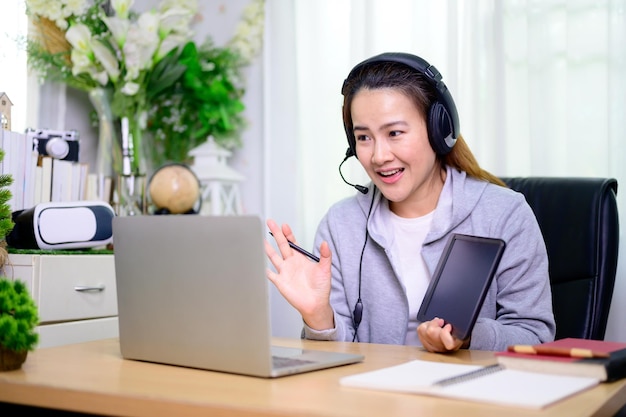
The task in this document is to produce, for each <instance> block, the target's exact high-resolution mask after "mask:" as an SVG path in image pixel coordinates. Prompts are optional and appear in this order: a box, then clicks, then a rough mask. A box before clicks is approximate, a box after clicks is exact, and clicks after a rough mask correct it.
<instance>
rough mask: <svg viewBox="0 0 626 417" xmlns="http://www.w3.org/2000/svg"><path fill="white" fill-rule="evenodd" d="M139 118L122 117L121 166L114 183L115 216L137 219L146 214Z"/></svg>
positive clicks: (144, 177) (144, 173)
mask: <svg viewBox="0 0 626 417" xmlns="http://www.w3.org/2000/svg"><path fill="white" fill-rule="evenodd" d="M141 121H142V116H141V115H138V117H126V116H124V117H122V118H121V119H120V124H121V138H122V140H121V152H122V166H121V171H120V173H119V175H118V181H117V197H118V204H117V214H118V216H138V215H142V214H146V213H147V200H146V182H147V173H148V163H147V158H146V156H147V153H146V149H145V144H144V143H143V141H142V139H143V134H142V133H143V128H142V125H141Z"/></svg>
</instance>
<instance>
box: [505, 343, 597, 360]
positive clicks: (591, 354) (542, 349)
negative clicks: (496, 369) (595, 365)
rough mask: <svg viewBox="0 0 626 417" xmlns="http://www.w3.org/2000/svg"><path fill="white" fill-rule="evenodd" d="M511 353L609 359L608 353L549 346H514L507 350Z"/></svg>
mask: <svg viewBox="0 0 626 417" xmlns="http://www.w3.org/2000/svg"><path fill="white" fill-rule="evenodd" d="M507 350H508V351H509V352H516V353H526V354H529V355H546V356H566V357H570V358H608V357H609V354H608V353H606V352H598V351H593V350H591V349H580V348H559V347H549V346H537V345H535V346H531V345H513V346H509V347H508V348H507Z"/></svg>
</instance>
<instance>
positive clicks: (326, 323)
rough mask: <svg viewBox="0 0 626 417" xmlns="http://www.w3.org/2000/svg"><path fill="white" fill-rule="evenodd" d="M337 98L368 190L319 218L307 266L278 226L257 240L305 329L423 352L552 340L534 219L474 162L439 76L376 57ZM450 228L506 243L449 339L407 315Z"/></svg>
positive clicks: (421, 65)
mask: <svg viewBox="0 0 626 417" xmlns="http://www.w3.org/2000/svg"><path fill="white" fill-rule="evenodd" d="M342 94H343V95H344V104H343V120H344V127H345V130H346V134H347V137H348V144H349V148H348V152H347V154H346V158H348V157H349V156H352V155H354V156H356V157H357V158H358V160H359V162H360V163H361V164H362V165H363V168H364V169H365V171H366V172H367V174H368V176H369V177H370V179H371V183H370V185H369V187H368V190H362V191H361V193H357V194H356V195H355V196H353V197H350V198H347V199H345V200H342V201H340V202H338V203H336V204H335V205H334V206H333V207H331V208H330V210H329V211H328V213H327V214H326V216H325V217H324V218H323V219H322V221H321V223H320V225H319V227H318V231H317V235H316V239H315V247H316V248H319V249H318V253H319V258H320V261H319V262H317V263H315V262H311V261H310V260H309V259H307V258H306V257H304V256H302V255H301V254H299V253H297V252H296V251H294V250H293V249H292V248H291V247H290V246H289V241H292V242H295V237H294V236H293V233H292V231H291V229H290V227H289V226H288V225H282V227H279V226H278V225H277V224H276V222H274V221H273V220H271V219H269V220H268V221H267V225H268V227H269V229H270V231H271V232H272V234H273V236H274V239H275V240H276V244H277V247H278V252H277V251H275V250H274V248H273V246H272V245H271V244H270V243H269V242H266V253H267V256H268V257H269V259H270V261H271V262H272V265H273V266H274V268H275V270H276V271H272V270H268V271H267V276H268V278H269V279H270V281H272V282H273V283H274V285H275V286H276V287H277V288H278V290H279V291H280V292H281V294H282V295H283V296H284V297H285V298H286V299H287V300H288V301H289V303H290V304H291V305H292V306H293V307H294V308H296V309H297V310H298V311H299V312H300V314H301V315H302V318H303V320H304V329H303V336H304V337H306V338H309V339H317V340H343V341H353V340H356V341H361V342H371V343H387V344H410V345H421V346H423V347H424V348H425V349H427V350H428V351H431V352H448V351H455V350H458V349H460V348H471V349H484V350H504V349H506V347H507V346H508V345H511V344H537V343H542V342H546V341H549V340H552V339H553V338H554V333H555V323H554V316H553V313H552V302H551V291H550V284H549V279H548V259H547V254H546V249H545V245H544V241H543V237H542V235H541V231H540V229H539V226H538V224H537V221H536V219H535V217H534V214H533V212H532V210H531V208H530V206H529V205H528V204H527V203H526V201H525V199H524V197H523V195H521V194H519V193H516V192H514V191H512V190H510V189H508V188H506V187H505V186H504V184H503V183H502V181H500V180H499V179H498V178H497V177H495V176H494V175H492V174H490V173H488V172H486V171H485V170H483V169H481V168H480V166H479V165H478V163H477V162H476V160H475V158H474V156H473V155H472V153H471V151H470V149H469V148H468V146H467V144H466V143H465V141H464V140H463V138H462V137H461V136H460V134H459V123H458V116H457V112H456V107H455V105H454V101H453V100H452V97H451V95H450V93H449V91H448V89H447V88H446V86H445V85H444V84H443V82H441V75H440V74H439V72H438V71H437V70H436V69H435V68H434V67H432V66H430V65H429V64H428V63H427V62H426V61H424V60H423V59H421V58H419V57H417V56H414V55H410V54H404V53H385V54H381V55H378V56H375V57H373V58H370V59H368V60H365V61H363V62H362V63H360V64H358V65H357V66H356V67H355V68H353V69H352V71H351V72H350V74H349V75H348V77H347V79H346V80H345V82H344V85H343V89H342ZM344 161H345V160H344ZM362 188H363V187H362ZM452 233H462V234H469V235H476V236H484V237H492V238H499V239H502V240H504V241H505V242H506V249H505V251H504V254H503V256H502V259H501V262H500V265H499V267H498V270H497V272H496V276H495V278H494V280H493V283H492V285H491V286H490V288H489V291H488V294H487V296H486V299H485V301H484V304H483V307H482V309H481V311H480V314H479V317H478V320H477V321H476V325H475V326H474V329H473V331H472V333H471V336H470V337H469V338H468V339H467V340H458V339H457V338H455V337H454V336H453V335H452V333H451V330H452V329H451V326H450V324H448V323H446V322H445V317H443V318H435V319H433V320H430V321H428V322H423V323H418V322H417V318H416V315H417V311H418V310H419V307H420V305H421V302H422V299H423V297H424V294H425V292H426V288H427V286H428V283H429V282H430V279H431V276H432V274H433V272H434V270H435V268H436V266H437V263H438V261H439V258H440V256H441V254H442V251H443V249H444V246H445V245H446V243H447V240H448V237H449V235H450V234H452ZM468 267H471V265H468ZM459 279H462V277H459Z"/></svg>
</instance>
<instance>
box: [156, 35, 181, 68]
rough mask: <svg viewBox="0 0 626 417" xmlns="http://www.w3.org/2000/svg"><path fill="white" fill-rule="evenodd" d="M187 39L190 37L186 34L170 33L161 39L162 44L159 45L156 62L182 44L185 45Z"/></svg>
mask: <svg viewBox="0 0 626 417" xmlns="http://www.w3.org/2000/svg"><path fill="white" fill-rule="evenodd" d="M187 40H188V38H187V37H186V36H181V35H169V36H168V37H166V38H165V39H163V40H162V41H161V45H160V46H159V49H158V51H157V53H156V55H155V56H154V60H155V61H156V62H158V61H160V60H162V59H163V57H164V56H165V55H167V54H168V53H169V52H170V51H171V50H173V49H174V48H177V47H178V46H180V45H183V44H184V43H185V42H186V41H187Z"/></svg>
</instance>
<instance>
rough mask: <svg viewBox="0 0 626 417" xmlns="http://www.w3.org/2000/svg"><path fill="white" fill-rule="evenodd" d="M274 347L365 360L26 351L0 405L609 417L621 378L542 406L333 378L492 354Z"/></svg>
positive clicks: (489, 358) (621, 393)
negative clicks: (292, 361)
mask: <svg viewBox="0 0 626 417" xmlns="http://www.w3.org/2000/svg"><path fill="white" fill-rule="evenodd" d="M276 344H279V345H285V346H302V347H306V348H313V349H320V350H339V351H350V352H358V353H361V354H363V355H365V361H364V362H362V363H360V364H356V365H348V366H343V367H339V368H334V369H328V370H322V371H316V372H312V373H307V374H301V375H293V376H287V377H283V378H278V379H273V380H269V379H262V378H255V377H246V376H240V375H231V374H224V373H217V372H209V371H202V370H197V369H188V368H180V367H174V366H166V365H158V364H152V363H145V362H137V361H131V360H124V359H122V358H121V356H120V352H119V344H118V341H117V339H106V340H101V341H96V342H87V343H80V344H73V345H66V346H60V347H51V348H44V349H38V350H36V351H35V352H30V353H29V356H28V358H27V360H26V363H24V365H23V366H22V369H20V370H17V371H11V372H0V402H9V403H18V404H27V405H32V406H37V407H46V408H58V409H65V410H70V411H78V412H86V413H93V414H99V413H101V414H102V413H107V414H114V415H120V416H150V417H159V416H166V417H170V416H208V415H210V416H242V417H243V416H246V417H248V416H252V415H255V416H307V417H314V416H342V417H350V416H354V417H367V416H376V417H380V416H385V417H388V416H416V415H428V416H431V415H446V416H450V415H463V416H466V417H470V416H503V415H506V416H507V417H515V416H533V415H536V416H567V417H572V416H612V415H613V414H614V413H615V412H616V410H618V409H619V408H620V407H621V406H622V405H623V404H624V403H626V380H622V381H618V382H614V383H610V384H600V385H599V386H597V387H595V388H593V389H591V390H588V391H585V392H583V393H581V394H579V395H576V396H573V397H571V398H569V399H566V400H563V401H561V402H558V403H556V404H553V405H552V406H550V407H548V408H546V409H544V410H542V411H535V410H527V409H522V408H509V407H501V406H495V405H490V404H484V403H473V402H466V401H459V400H448V399H442V398H435V397H428V396H419V395H409V394H400V393H386V392H377V391H368V390H360V389H353V388H347V387H342V386H340V385H339V382H338V381H339V378H340V377H342V376H344V375H350V374H355V373H360V372H364V371H369V370H373V369H378V368H383V367H387V366H391V365H395V364H399V363H402V362H406V361H408V360H412V359H427V360H436V361H446V362H472V363H478V364H484V365H487V364H489V363H493V362H494V358H493V355H492V354H491V353H490V352H480V351H461V352H457V353H455V354H452V355H437V354H431V353H426V352H423V351H421V350H419V349H417V348H414V347H406V346H389V345H374V344H365V343H364V344H358V343H338V342H316V341H301V340H291V339H276Z"/></svg>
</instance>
